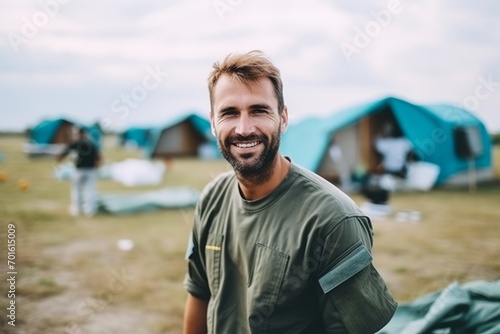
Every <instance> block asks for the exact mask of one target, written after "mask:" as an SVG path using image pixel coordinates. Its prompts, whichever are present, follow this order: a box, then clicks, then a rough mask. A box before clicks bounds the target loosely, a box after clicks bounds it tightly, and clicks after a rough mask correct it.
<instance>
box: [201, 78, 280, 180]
mask: <svg viewBox="0 0 500 334" xmlns="http://www.w3.org/2000/svg"><path fill="white" fill-rule="evenodd" d="M210 120H211V122H212V126H213V128H214V130H215V134H216V136H217V141H218V144H219V148H220V150H221V152H222V155H223V156H224V158H226V160H227V161H228V162H229V163H230V164H231V166H233V168H234V169H235V170H236V171H237V172H238V173H239V174H240V175H242V176H255V175H258V174H260V173H263V172H265V171H267V170H268V169H269V168H270V166H271V165H272V163H273V161H274V158H275V157H276V153H277V152H278V149H279V142H280V134H281V131H282V130H285V128H286V127H287V125H288V112H287V109H286V107H285V109H284V110H283V112H282V114H281V115H279V113H278V101H277V99H276V96H275V94H274V88H273V85H272V83H271V81H270V80H269V79H268V78H261V79H259V80H256V81H252V82H250V83H249V84H244V83H243V82H241V81H239V80H232V79H231V78H230V77H229V76H228V75H222V76H221V77H220V78H219V80H218V82H217V84H216V85H215V87H214V92H213V113H212V114H211V116H210Z"/></svg>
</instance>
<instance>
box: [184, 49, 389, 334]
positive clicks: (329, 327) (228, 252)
mask: <svg viewBox="0 0 500 334" xmlns="http://www.w3.org/2000/svg"><path fill="white" fill-rule="evenodd" d="M208 86H209V95H210V104H211V111H210V121H211V125H212V131H213V133H214V135H215V136H216V138H217V141H218V146H219V149H220V151H221V153H222V155H223V156H224V157H225V159H226V160H227V161H228V162H229V163H230V165H231V166H232V168H233V171H230V172H227V173H224V174H222V175H220V176H219V177H217V178H216V179H215V180H213V181H212V182H211V183H210V184H209V185H207V187H206V188H205V189H204V191H203V192H202V195H201V196H200V199H199V201H198V204H197V206H196V209H195V218H194V224H193V230H192V233H191V237H190V243H189V245H188V248H187V252H186V257H187V261H188V273H187V274H186V279H185V281H184V286H185V288H186V289H187V291H188V297H187V301H186V308H185V313H184V333H186V334H198V333H239V334H245V333H275V334H282V333H296V334H310V333H315V334H322V333H357V334H362V333H375V332H377V331H378V330H379V329H381V328H382V327H383V326H384V325H385V324H386V323H388V321H389V320H390V319H391V317H392V315H393V314H394V312H395V309H396V306H397V303H396V302H395V301H394V300H393V297H392V295H391V294H390V292H389V291H388V289H387V287H386V284H385V282H384V281H383V279H382V278H381V276H380V275H379V274H378V272H377V271H376V269H375V267H374V266H373V263H372V255H371V249H372V245H373V229H372V224H371V222H370V219H369V218H368V217H367V216H365V215H364V214H363V213H362V212H361V211H360V209H359V208H358V207H357V206H356V205H355V203H354V202H353V201H352V200H351V199H350V198H349V197H348V196H347V195H346V194H344V193H343V192H341V191H340V190H339V189H337V188H336V187H335V186H334V185H333V184H331V183H330V182H328V181H326V180H325V179H323V178H321V177H320V176H318V175H316V174H314V173H313V172H311V171H308V170H306V169H304V168H302V167H300V166H298V165H296V164H294V163H293V162H292V161H291V159H290V158H288V157H285V156H283V155H281V154H280V153H279V146H280V137H281V134H282V133H283V132H284V131H285V130H286V128H287V126H288V109H287V107H286V106H285V105H284V99H283V84H282V81H281V77H280V72H279V70H278V68H276V67H275V66H274V64H272V63H271V62H270V61H269V59H267V58H266V57H265V55H264V54H263V53H262V52H259V51H252V52H249V53H245V54H230V55H228V56H227V57H226V58H225V60H224V61H222V62H221V63H215V64H214V68H213V71H212V72H211V74H210V76H209V79H208ZM304 140H307V138H304Z"/></svg>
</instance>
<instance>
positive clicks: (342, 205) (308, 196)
mask: <svg viewBox="0 0 500 334" xmlns="http://www.w3.org/2000/svg"><path fill="white" fill-rule="evenodd" d="M294 170H295V171H296V173H297V174H298V177H297V180H296V181H295V184H294V190H293V193H294V195H296V196H299V197H300V198H301V201H302V202H303V203H304V204H306V203H310V204H311V205H312V206H313V207H326V208H329V209H328V210H326V211H328V212H336V213H343V214H347V215H352V214H358V213H359V214H361V212H360V210H359V208H358V206H357V205H356V204H355V203H354V201H353V200H352V198H351V197H349V196H348V195H347V194H345V193H344V192H343V191H341V190H340V189H339V188H337V187H336V186H335V185H334V184H332V183H331V182H329V181H327V180H326V179H324V178H323V177H321V176H319V175H318V174H316V173H314V172H312V171H310V170H307V169H305V168H303V167H300V166H297V165H294Z"/></svg>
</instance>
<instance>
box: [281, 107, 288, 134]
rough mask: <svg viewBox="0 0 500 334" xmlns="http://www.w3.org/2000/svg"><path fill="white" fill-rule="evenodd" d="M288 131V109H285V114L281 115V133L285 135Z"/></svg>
mask: <svg viewBox="0 0 500 334" xmlns="http://www.w3.org/2000/svg"><path fill="white" fill-rule="evenodd" d="M287 129H288V108H287V107H286V106H284V107H283V112H282V113H281V133H285V132H286V130H287Z"/></svg>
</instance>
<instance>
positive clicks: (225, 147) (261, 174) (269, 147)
mask: <svg viewBox="0 0 500 334" xmlns="http://www.w3.org/2000/svg"><path fill="white" fill-rule="evenodd" d="M280 133H281V125H280V126H279V127H278V131H277V132H275V133H273V134H272V135H271V138H270V139H269V138H267V137H266V136H263V135H250V136H247V137H243V136H241V135H233V136H229V137H227V138H226V139H225V140H224V141H222V140H220V139H219V140H218V141H217V142H218V145H219V149H220V151H221V153H222V156H223V157H224V158H225V159H226V160H227V162H229V164H230V165H231V166H232V167H233V169H234V170H235V172H236V175H238V176H239V177H242V178H244V179H246V180H247V181H250V182H252V183H256V184H259V183H262V182H264V181H266V180H268V179H269V177H270V176H271V171H272V166H273V164H274V161H275V157H276V154H277V153H278V150H279V145H280ZM236 141H247V142H253V141H259V142H262V144H263V146H264V149H263V151H262V152H261V153H260V154H259V153H246V154H239V155H237V156H236V155H234V154H233V153H231V147H232V146H233V143H234V142H236Z"/></svg>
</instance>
